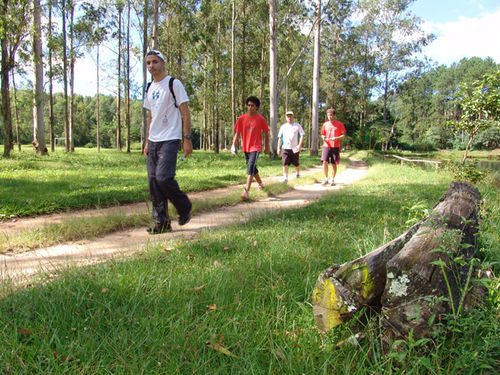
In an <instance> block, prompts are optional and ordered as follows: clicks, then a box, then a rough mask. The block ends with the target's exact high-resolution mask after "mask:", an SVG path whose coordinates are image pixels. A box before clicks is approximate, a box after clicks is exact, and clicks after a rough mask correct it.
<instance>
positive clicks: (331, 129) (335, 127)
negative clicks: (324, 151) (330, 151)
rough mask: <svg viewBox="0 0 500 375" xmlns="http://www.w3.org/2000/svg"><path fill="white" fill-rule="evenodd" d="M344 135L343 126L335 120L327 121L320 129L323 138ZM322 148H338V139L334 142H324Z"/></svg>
mask: <svg viewBox="0 0 500 375" xmlns="http://www.w3.org/2000/svg"><path fill="white" fill-rule="evenodd" d="M344 133H345V126H344V124H342V123H341V122H340V121H337V120H335V121H334V122H331V121H327V122H325V123H324V124H323V126H322V127H321V135H324V136H325V138H333V137H338V136H340V135H342V134H344ZM323 147H331V148H333V147H340V139H336V140H334V141H330V140H328V141H324V142H323Z"/></svg>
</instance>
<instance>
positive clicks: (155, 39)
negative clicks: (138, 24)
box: [151, 0, 160, 49]
mask: <svg viewBox="0 0 500 375" xmlns="http://www.w3.org/2000/svg"><path fill="white" fill-rule="evenodd" d="M159 10H160V1H159V0H154V5H153V36H152V38H151V39H153V49H158V12H159Z"/></svg>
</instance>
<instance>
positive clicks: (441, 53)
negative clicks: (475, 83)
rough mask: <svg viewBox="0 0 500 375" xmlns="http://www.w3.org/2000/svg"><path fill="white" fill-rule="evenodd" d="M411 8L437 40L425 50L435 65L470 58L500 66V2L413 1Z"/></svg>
mask: <svg viewBox="0 0 500 375" xmlns="http://www.w3.org/2000/svg"><path fill="white" fill-rule="evenodd" d="M411 9H412V11H413V14H415V15H416V16H417V17H420V18H421V19H422V20H423V24H422V25H421V26H422V29H423V30H425V31H426V32H428V33H433V34H435V35H436V37H437V38H436V40H435V41H434V42H433V43H432V44H431V45H430V46H428V47H427V48H426V49H425V50H424V53H425V54H426V55H427V56H428V57H430V58H432V60H433V61H435V62H436V63H438V64H440V65H441V64H443V65H447V66H449V65H451V64H452V63H454V62H458V61H460V59H462V58H464V57H473V56H478V57H482V58H485V57H492V58H493V59H494V60H495V62H496V63H500V0H416V1H415V2H414V3H413V4H412V6H411Z"/></svg>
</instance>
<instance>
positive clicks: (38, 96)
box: [32, 0, 47, 155]
mask: <svg viewBox="0 0 500 375" xmlns="http://www.w3.org/2000/svg"><path fill="white" fill-rule="evenodd" d="M41 14H42V12H41V7H40V0H33V28H32V38H33V67H34V69H33V76H34V77H33V78H34V85H33V140H34V141H35V140H36V142H34V143H33V145H34V146H35V150H36V152H37V153H39V154H42V155H44V154H47V148H46V146H45V123H44V119H43V104H44V103H43V99H44V98H43V61H42V31H41V27H40V24H41V18H42V15H41Z"/></svg>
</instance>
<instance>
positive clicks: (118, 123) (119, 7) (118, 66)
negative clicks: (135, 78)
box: [116, 3, 123, 150]
mask: <svg viewBox="0 0 500 375" xmlns="http://www.w3.org/2000/svg"><path fill="white" fill-rule="evenodd" d="M117 10H118V49H117V51H118V56H117V58H118V61H117V63H116V69H117V76H118V80H117V88H116V91H117V93H116V149H117V150H121V149H122V128H121V122H122V121H121V120H122V117H121V112H122V92H121V87H122V70H121V67H122V60H121V48H122V10H123V8H122V5H121V3H118V4H117Z"/></svg>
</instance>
